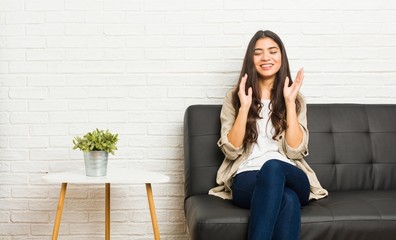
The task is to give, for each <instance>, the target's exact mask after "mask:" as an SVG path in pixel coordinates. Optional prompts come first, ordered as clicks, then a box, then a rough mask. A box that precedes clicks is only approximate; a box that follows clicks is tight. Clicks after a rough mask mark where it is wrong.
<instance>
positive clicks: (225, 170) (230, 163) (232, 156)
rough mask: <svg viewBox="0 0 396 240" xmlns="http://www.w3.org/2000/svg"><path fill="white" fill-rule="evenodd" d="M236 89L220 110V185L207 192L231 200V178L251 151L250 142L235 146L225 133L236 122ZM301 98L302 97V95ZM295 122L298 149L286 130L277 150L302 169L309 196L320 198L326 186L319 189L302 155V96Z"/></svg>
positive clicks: (305, 141)
mask: <svg viewBox="0 0 396 240" xmlns="http://www.w3.org/2000/svg"><path fill="white" fill-rule="evenodd" d="M233 91H235V89H232V90H230V91H229V92H228V93H227V95H226V96H225V98H224V104H223V107H222V109H221V114H220V120H221V137H220V140H219V141H218V143H217V144H218V146H219V147H220V149H221V150H222V152H223V153H224V155H225V158H224V160H223V163H222V164H221V166H220V168H219V170H218V171H217V178H216V182H217V184H218V185H219V186H217V187H214V188H212V189H210V190H209V194H211V195H215V196H218V197H221V198H224V199H232V189H231V185H232V178H233V176H234V174H235V173H236V171H237V170H238V168H239V166H240V165H241V164H242V163H243V162H244V161H246V159H247V158H248V156H249V155H250V154H251V152H252V144H249V145H248V146H247V147H246V151H244V149H243V148H242V147H239V148H235V147H234V146H233V145H232V144H231V143H230V142H229V141H228V137H227V134H228V132H229V131H230V130H231V128H232V126H233V125H234V121H235V118H236V116H235V110H234V106H233V105H232V93H233ZM302 99H303V98H302ZM298 121H299V123H300V126H301V129H302V131H303V141H302V142H301V144H300V145H299V146H298V147H297V148H292V147H290V146H289V145H288V144H287V143H286V139H285V132H284V131H283V132H282V133H280V134H279V135H278V136H276V141H277V143H278V147H279V150H280V152H281V154H283V155H284V156H286V157H287V158H289V159H290V160H291V161H292V162H294V163H295V164H296V166H297V167H298V168H300V169H301V170H302V171H304V172H305V173H306V174H307V176H308V179H309V182H310V185H311V193H310V196H309V199H310V200H311V199H321V198H324V197H326V196H327V195H328V192H327V190H326V189H324V188H322V186H321V185H320V183H319V180H318V179H317V177H316V175H315V172H314V171H313V170H312V169H311V168H310V167H309V165H308V163H307V162H306V161H305V160H304V157H305V156H307V155H308V129H307V108H306V104H305V101H304V99H303V104H302V106H301V111H300V113H299V115H298Z"/></svg>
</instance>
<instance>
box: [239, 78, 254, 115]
mask: <svg viewBox="0 0 396 240" xmlns="http://www.w3.org/2000/svg"><path fill="white" fill-rule="evenodd" d="M247 78H248V75H247V73H245V75H244V76H243V77H242V79H241V83H240V84H239V92H238V97H239V101H240V102H241V108H240V110H242V111H246V113H247V112H248V111H249V108H250V105H251V104H252V93H253V90H252V87H249V89H248V95H246V90H245V86H246V81H247Z"/></svg>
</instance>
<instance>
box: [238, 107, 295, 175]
mask: <svg viewBox="0 0 396 240" xmlns="http://www.w3.org/2000/svg"><path fill="white" fill-rule="evenodd" d="M261 103H262V104H263V108H262V109H261V112H260V117H262V118H261V119H260V118H259V119H257V127H258V132H259V136H258V137H257V142H256V143H254V144H253V146H252V147H253V150H252V153H251V154H250V156H249V157H248V159H247V160H246V161H245V162H243V163H242V164H241V165H240V166H239V168H238V171H237V172H236V174H238V173H241V172H246V171H255V170H260V168H261V167H262V166H263V165H264V163H265V162H266V161H268V160H271V159H277V160H281V161H284V162H287V163H290V164H292V165H295V164H294V163H293V162H291V161H290V160H289V159H287V158H286V157H285V156H283V155H282V154H281V153H280V152H279V148H278V144H277V143H276V142H275V140H274V139H272V136H273V135H274V133H275V129H274V127H273V126H272V122H271V120H270V115H271V111H270V106H269V103H270V100H261ZM236 174H235V175H236Z"/></svg>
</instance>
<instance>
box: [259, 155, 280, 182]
mask: <svg viewBox="0 0 396 240" xmlns="http://www.w3.org/2000/svg"><path fill="white" fill-rule="evenodd" d="M281 164H282V162H281V161H280V160H275V159H273V160H268V161H266V162H265V163H264V165H263V166H262V167H261V169H260V171H259V173H258V174H257V177H258V178H260V176H264V177H269V176H272V175H274V176H280V174H279V172H282V171H283V168H282V166H281Z"/></svg>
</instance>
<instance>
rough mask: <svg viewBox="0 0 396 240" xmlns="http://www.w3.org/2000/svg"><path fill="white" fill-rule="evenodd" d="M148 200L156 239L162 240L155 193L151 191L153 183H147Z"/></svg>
mask: <svg viewBox="0 0 396 240" xmlns="http://www.w3.org/2000/svg"><path fill="white" fill-rule="evenodd" d="M146 192H147V199H148V203H149V207H150V215H151V223H152V225H153V232H154V239H155V240H160V234H159V229H158V221H157V215H156V213H155V206H154V199H153V191H152V190H151V183H146Z"/></svg>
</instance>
